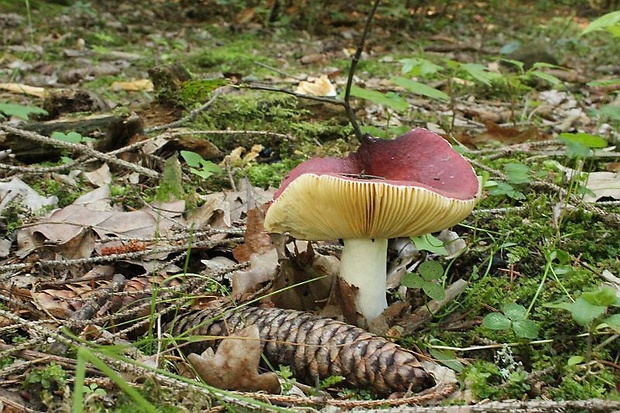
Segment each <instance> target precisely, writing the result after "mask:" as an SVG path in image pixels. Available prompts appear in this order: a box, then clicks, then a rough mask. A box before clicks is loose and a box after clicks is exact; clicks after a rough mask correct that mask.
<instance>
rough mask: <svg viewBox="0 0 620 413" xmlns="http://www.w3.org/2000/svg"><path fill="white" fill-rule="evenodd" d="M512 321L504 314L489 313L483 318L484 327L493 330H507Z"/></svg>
mask: <svg viewBox="0 0 620 413" xmlns="http://www.w3.org/2000/svg"><path fill="white" fill-rule="evenodd" d="M511 325H512V322H511V321H510V320H509V319H508V317H506V316H505V315H504V314H500V313H489V314H487V315H486V316H484V318H483V319H482V327H484V328H488V329H491V330H507V329H509V328H510V326H511Z"/></svg>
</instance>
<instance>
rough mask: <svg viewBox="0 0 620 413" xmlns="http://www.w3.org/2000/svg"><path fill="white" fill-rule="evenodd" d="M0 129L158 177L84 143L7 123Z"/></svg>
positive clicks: (152, 172) (151, 171) (147, 170)
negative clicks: (49, 135) (42, 133)
mask: <svg viewBox="0 0 620 413" xmlns="http://www.w3.org/2000/svg"><path fill="white" fill-rule="evenodd" d="M0 129H4V130H5V131H7V132H9V133H12V134H15V135H17V136H21V137H22V138H26V139H28V140H31V141H33V142H38V143H41V144H44V145H51V146H54V147H57V148H62V149H67V150H69V151H73V152H78V153H84V154H86V155H88V156H91V157H93V158H97V159H100V160H102V161H104V162H107V163H110V164H113V165H116V166H119V167H121V168H125V169H128V170H130V171H133V172H137V173H139V174H142V175H145V176H148V177H149V178H156V179H157V178H159V173H158V172H156V171H153V170H152V169H148V168H145V167H143V166H140V165H136V164H133V163H131V162H127V161H124V160H122V159H118V158H115V157H114V156H110V155H109V154H106V153H103V152H99V151H96V150H94V149H92V148H89V147H88V146H86V145H82V144H79V143H70V142H64V141H60V140H57V139H52V138H49V137H47V136H43V135H40V134H38V133H36V132H31V131H26V130H22V129H19V128H15V127H13V126H9V125H7V124H1V125H0Z"/></svg>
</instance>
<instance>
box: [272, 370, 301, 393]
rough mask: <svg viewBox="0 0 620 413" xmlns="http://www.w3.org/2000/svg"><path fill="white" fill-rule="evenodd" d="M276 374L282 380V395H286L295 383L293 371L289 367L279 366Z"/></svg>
mask: <svg viewBox="0 0 620 413" xmlns="http://www.w3.org/2000/svg"><path fill="white" fill-rule="evenodd" d="M276 374H277V375H278V377H280V378H281V379H282V380H280V386H281V387H282V394H288V392H290V391H291V390H292V389H293V387H294V386H295V383H296V382H297V381H296V380H295V377H294V375H293V371H292V370H291V368H290V366H285V365H280V366H279V367H278V371H276Z"/></svg>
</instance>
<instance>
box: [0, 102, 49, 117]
mask: <svg viewBox="0 0 620 413" xmlns="http://www.w3.org/2000/svg"><path fill="white" fill-rule="evenodd" d="M30 115H47V111H46V110H45V109H41V108H38V107H36V106H27V105H17V104H14V103H0V118H1V117H5V116H6V117H11V116H15V117H17V118H20V119H23V120H28V117H29V116H30Z"/></svg>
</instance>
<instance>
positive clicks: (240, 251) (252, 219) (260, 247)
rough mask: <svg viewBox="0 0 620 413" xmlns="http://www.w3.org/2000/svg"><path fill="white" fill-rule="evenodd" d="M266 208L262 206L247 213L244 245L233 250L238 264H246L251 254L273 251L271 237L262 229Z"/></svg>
mask: <svg viewBox="0 0 620 413" xmlns="http://www.w3.org/2000/svg"><path fill="white" fill-rule="evenodd" d="M267 207H268V206H267V204H264V205H262V206H261V207H257V208H252V209H250V210H249V211H248V217H247V223H246V228H247V229H246V231H245V236H244V243H243V244H241V245H239V246H238V247H236V248H235V249H234V250H233V256H234V257H235V259H236V260H237V261H238V262H248V261H249V260H250V257H251V256H252V254H264V253H266V252H268V251H270V250H272V249H274V246H273V244H272V243H271V237H270V236H269V234H268V233H267V231H265V228H264V222H265V212H266V211H267Z"/></svg>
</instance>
